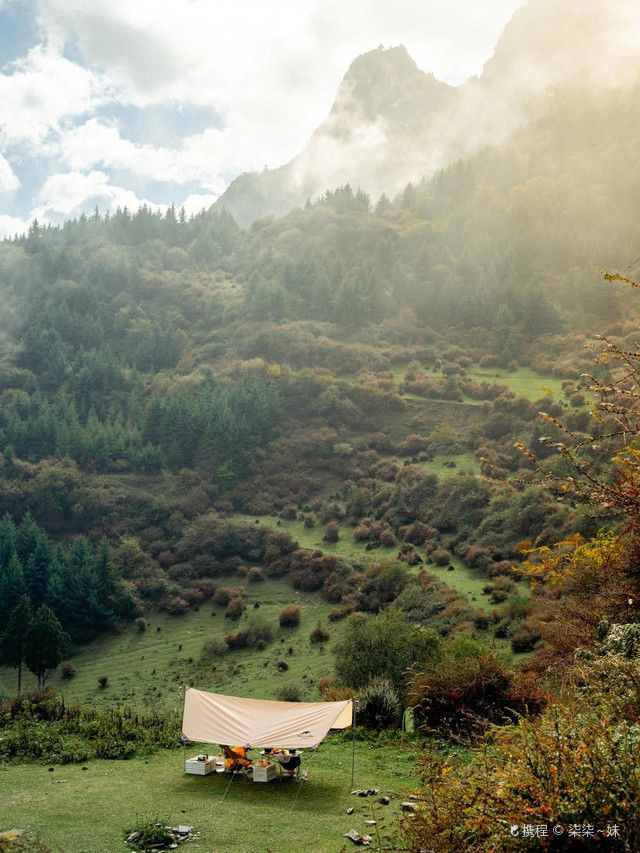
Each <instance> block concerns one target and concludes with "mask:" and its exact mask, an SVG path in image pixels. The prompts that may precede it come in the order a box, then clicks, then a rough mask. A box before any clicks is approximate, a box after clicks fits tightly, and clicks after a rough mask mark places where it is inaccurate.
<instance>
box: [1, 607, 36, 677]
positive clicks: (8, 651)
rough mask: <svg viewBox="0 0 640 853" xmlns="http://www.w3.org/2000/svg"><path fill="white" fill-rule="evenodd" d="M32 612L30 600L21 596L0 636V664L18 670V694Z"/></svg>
mask: <svg viewBox="0 0 640 853" xmlns="http://www.w3.org/2000/svg"><path fill="white" fill-rule="evenodd" d="M32 619H33V611H32V609H31V599H30V598H29V596H28V595H23V596H22V598H21V599H20V601H19V602H18V604H17V605H16V606H15V607H14V609H13V611H12V612H11V615H10V616H9V619H8V620H7V626H6V628H5V631H4V633H3V634H2V636H0V663H2V664H3V665H4V666H10V667H12V668H14V669H17V670H18V693H20V691H21V690H22V664H23V662H24V660H25V650H26V641H27V635H28V633H29V629H30V627H31V622H32Z"/></svg>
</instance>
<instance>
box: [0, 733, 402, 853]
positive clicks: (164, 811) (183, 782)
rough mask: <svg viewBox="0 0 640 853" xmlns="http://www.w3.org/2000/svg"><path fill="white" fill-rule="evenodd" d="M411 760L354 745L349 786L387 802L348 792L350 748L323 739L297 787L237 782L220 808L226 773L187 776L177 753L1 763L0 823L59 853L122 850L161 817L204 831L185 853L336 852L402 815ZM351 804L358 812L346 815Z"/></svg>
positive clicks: (207, 748) (193, 749) (393, 751)
mask: <svg viewBox="0 0 640 853" xmlns="http://www.w3.org/2000/svg"><path fill="white" fill-rule="evenodd" d="M203 751H204V752H217V747H215V746H212V745H202V746H201V745H191V746H190V747H189V751H188V753H187V755H196V754H198V753H199V752H203ZM415 759H416V749H415V746H414V745H411V744H410V745H408V746H405V747H402V748H399V747H398V746H394V747H391V746H380V745H378V744H373V743H371V744H370V743H367V742H363V741H358V742H357V745H356V775H355V782H354V784H355V786H356V787H361V788H368V787H375V788H380V790H381V792H382V793H384V794H389V795H391V796H392V797H393V799H392V800H391V804H390V805H389V806H386V807H385V806H381V805H378V804H377V803H376V802H375V798H373V797H371V798H360V797H355V796H353V795H352V794H351V793H350V791H351V744H350V742H349V739H348V736H347V738H345V736H344V735H342V734H334V735H329V737H328V738H327V739H326V740H325V741H324V742H323V743H322V744H321V746H320V748H319V749H318V750H317V751H316V752H307V753H305V754H304V757H303V763H302V767H303V768H307V769H308V773H309V780H308V781H307V782H304V783H302V787H301V788H300V789H299V790H298V786H297V785H296V784H295V782H292V781H289V780H284V781H282V782H271V783H269V784H259V783H252V782H250V781H235V782H233V783H232V784H231V786H230V788H229V792H228V794H227V796H226V798H225V800H224V803H223V804H222V805H220V800H221V798H222V796H223V794H224V789H225V787H226V785H227V782H228V777H226V775H222V774H221V775H218V774H215V773H213V774H210V775H209V776H204V777H203V776H191V775H185V774H183V772H182V769H183V767H182V751H181V750H180V751H177V750H176V751H164V752H161V753H159V754H157V755H153V756H151V757H149V758H147V759H133V760H131V761H101V760H96V761H92V762H90V763H89V765H88V770H86V771H83V770H82V769H81V767H80V766H78V765H69V766H65V767H56V768H55V771H54V772H53V773H50V772H48V770H47V767H46V766H39V765H20V766H7V765H5V766H2V767H0V829H3V828H4V829H7V828H11V827H14V826H15V827H20V828H23V829H29V830H31V831H33V832H38V833H39V834H40V836H41V838H42V840H43V841H44V842H45V843H46V844H48V845H49V846H50V847H51V848H52V850H54V851H56V853H113V851H114V850H123V849H125V847H124V843H123V832H124V830H125V829H127V828H128V827H130V826H132V825H133V824H135V823H136V821H137V820H139V819H141V818H142V819H152V818H158V819H159V820H167V821H171V822H172V823H174V824H178V823H181V824H188V825H190V826H194V827H196V829H197V830H198V831H199V832H200V833H201V836H200V838H199V839H198V840H197V841H195V842H193V843H190V844H189V847H188V849H189V850H203V851H204V850H208V851H213V850H216V851H223V850H224V851H225V853H227V851H230V852H231V851H238V853H249V851H251V853H263V851H265V853H266V851H277V853H299V851H300V850H303V849H309V850H312V851H314V853H325V851H326V853H330V852H331V853H336V851H339V850H341V849H342V848H343V845H346V844H350V843H351V842H349V841H347V840H346V839H344V838H343V837H342V836H343V834H344V833H345V832H347V831H348V830H349V829H351V828H352V827H353V828H356V829H358V831H360V832H365V831H366V830H367V828H366V826H365V824H364V821H365V820H367V819H370V818H371V817H372V813H373V812H375V816H376V817H377V818H379V819H380V818H385V820H386V822H387V823H389V822H392V821H393V820H394V819H395V818H396V817H397V816H398V815H399V814H400V811H399V802H400V800H401V799H404V798H405V797H406V794H405V793H404V792H405V790H406V789H407V788H409V787H411V785H412V784H415V779H414V777H413V776H412V775H411V774H412V770H413V765H414V763H415ZM296 794H297V795H298V796H297V800H296ZM350 806H354V809H355V811H354V813H353V814H352V815H351V816H348V815H347V814H346V809H347V808H349V807H350ZM185 849H187V848H185Z"/></svg>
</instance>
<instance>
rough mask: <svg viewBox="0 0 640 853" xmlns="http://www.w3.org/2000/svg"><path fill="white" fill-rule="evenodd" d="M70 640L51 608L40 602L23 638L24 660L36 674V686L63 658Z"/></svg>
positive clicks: (43, 680)
mask: <svg viewBox="0 0 640 853" xmlns="http://www.w3.org/2000/svg"><path fill="white" fill-rule="evenodd" d="M70 642H71V637H70V636H69V635H68V634H67V632H66V631H65V630H64V628H63V627H62V625H61V624H60V620H59V619H58V618H57V617H56V615H55V613H54V612H53V610H51V608H50V607H47V605H46V604H41V605H40V607H39V608H38V610H37V612H36V615H35V616H34V617H33V619H32V620H31V624H30V625H29V629H28V631H27V633H26V637H25V640H24V662H25V663H26V665H27V666H28V667H29V669H30V670H31V672H32V673H33V674H34V675H35V676H37V678H38V687H41V686H42V685H43V684H44V682H45V680H46V678H47V674H48V673H49V672H50V671H51V670H53V669H55V668H56V667H57V666H58V664H59V663H60V661H61V660H62V659H63V658H64V656H65V654H66V653H67V649H68V648H69V644H70Z"/></svg>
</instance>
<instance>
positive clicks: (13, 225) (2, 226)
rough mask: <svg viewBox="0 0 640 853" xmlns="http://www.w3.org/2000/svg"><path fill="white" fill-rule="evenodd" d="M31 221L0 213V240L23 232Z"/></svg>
mask: <svg viewBox="0 0 640 853" xmlns="http://www.w3.org/2000/svg"><path fill="white" fill-rule="evenodd" d="M29 221H30V220H25V219H18V218H17V217H15V216H8V215H7V214H6V213H0V240H3V239H4V238H5V237H13V236H14V234H23V233H24V232H25V231H26V230H27V228H28V227H29Z"/></svg>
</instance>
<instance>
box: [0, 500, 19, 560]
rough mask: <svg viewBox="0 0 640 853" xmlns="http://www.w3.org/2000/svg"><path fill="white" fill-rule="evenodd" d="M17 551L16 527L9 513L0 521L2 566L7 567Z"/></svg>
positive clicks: (0, 556) (0, 558)
mask: <svg viewBox="0 0 640 853" xmlns="http://www.w3.org/2000/svg"><path fill="white" fill-rule="evenodd" d="M15 550H16V526H15V524H14V523H13V519H12V518H11V516H10V515H9V513H7V514H6V515H4V516H3V517H2V519H1V520H0V566H6V565H7V563H8V562H9V560H10V559H11V557H12V555H13V554H14V552H15Z"/></svg>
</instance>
